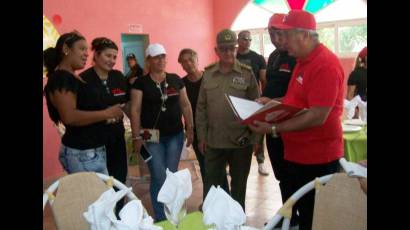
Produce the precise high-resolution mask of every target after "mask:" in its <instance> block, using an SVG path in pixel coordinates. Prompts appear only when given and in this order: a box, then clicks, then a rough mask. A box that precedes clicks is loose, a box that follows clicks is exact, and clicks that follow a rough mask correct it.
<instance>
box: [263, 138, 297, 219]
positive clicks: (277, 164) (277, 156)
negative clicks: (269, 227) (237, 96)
mask: <svg viewBox="0 0 410 230" xmlns="http://www.w3.org/2000/svg"><path fill="white" fill-rule="evenodd" d="M266 148H267V150H268V154H269V159H270V163H271V165H272V168H273V173H274V174H275V178H276V180H278V181H279V188H280V193H281V195H282V203H285V202H286V200H287V199H288V198H289V197H290V196H292V194H293V193H292V191H291V189H290V185H289V183H288V182H289V180H286V179H287V178H288V177H287V176H286V162H285V159H284V147H283V141H282V138H281V137H278V138H273V137H272V136H271V135H266ZM297 223H298V216H297V213H296V209H292V218H291V225H297ZM278 226H280V225H278Z"/></svg>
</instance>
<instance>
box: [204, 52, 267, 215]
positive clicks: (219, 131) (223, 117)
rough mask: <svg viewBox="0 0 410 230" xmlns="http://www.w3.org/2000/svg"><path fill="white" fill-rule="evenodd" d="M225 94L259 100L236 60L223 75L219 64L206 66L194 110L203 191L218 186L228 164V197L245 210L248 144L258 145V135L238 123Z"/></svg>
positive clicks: (248, 70) (252, 79)
mask: <svg viewBox="0 0 410 230" xmlns="http://www.w3.org/2000/svg"><path fill="white" fill-rule="evenodd" d="M226 94H229V95H232V96H236V97H240V98H245V99H249V100H254V99H256V98H258V97H259V92H258V84H257V82H256V80H255V77H254V76H253V72H252V68H251V67H249V66H247V65H244V64H241V63H240V62H239V61H238V60H235V63H234V65H233V68H232V70H231V71H230V72H228V73H225V74H224V73H222V72H221V71H220V69H219V63H214V64H212V65H210V66H208V67H206V68H205V72H204V75H203V80H202V84H201V88H200V90H199V96H198V102H197V109H196V126H197V127H196V129H197V137H198V141H199V142H200V143H201V142H205V143H206V152H205V168H206V170H205V171H206V178H207V180H206V181H207V183H205V185H204V186H205V191H206V193H207V192H208V191H209V189H210V187H211V185H215V186H216V185H222V183H223V180H224V175H225V172H224V170H225V167H226V164H227V163H228V164H229V169H230V175H231V177H232V181H231V195H232V197H233V198H234V199H235V200H237V201H238V202H239V203H240V204H241V205H242V207H243V208H244V210H245V194H246V182H247V178H248V174H249V170H250V165H251V159H252V158H251V157H252V151H253V149H252V144H253V143H256V142H258V143H260V142H261V140H262V136H261V135H257V136H256V135H254V134H252V133H251V132H250V131H249V129H248V127H247V126H245V125H241V124H240V123H239V121H238V119H237V118H236V116H235V114H234V112H233V110H232V109H231V108H230V105H229V102H228V101H227V98H226ZM241 140H242V141H241ZM243 140H245V141H243ZM204 197H205V195H204Z"/></svg>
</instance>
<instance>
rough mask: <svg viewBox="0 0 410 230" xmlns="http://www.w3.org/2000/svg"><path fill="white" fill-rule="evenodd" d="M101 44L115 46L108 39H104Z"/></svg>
mask: <svg viewBox="0 0 410 230" xmlns="http://www.w3.org/2000/svg"><path fill="white" fill-rule="evenodd" d="M101 44H108V45H110V44H114V42H113V41H111V40H110V39H108V38H104V39H103V40H102V41H101Z"/></svg>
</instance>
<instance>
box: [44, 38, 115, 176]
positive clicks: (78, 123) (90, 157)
mask: <svg viewBox="0 0 410 230" xmlns="http://www.w3.org/2000/svg"><path fill="white" fill-rule="evenodd" d="M87 57H88V53H87V42H86V41H85V38H84V37H83V36H81V35H80V34H78V33H76V32H71V33H66V34H63V35H62V36H61V37H60V38H59V39H58V41H57V44H56V47H55V48H54V47H53V48H48V49H47V50H45V51H44V53H43V58H44V64H45V66H46V68H47V72H48V73H47V78H48V81H47V84H46V86H45V88H44V93H45V96H46V101H47V108H48V112H49V115H50V118H51V120H52V121H53V122H54V123H55V124H57V125H58V124H59V123H63V124H64V125H65V127H66V132H65V134H64V135H63V137H62V141H61V148H60V155H59V156H60V158H59V159H60V163H61V164H62V166H63V167H64V169H65V170H66V171H67V172H68V173H75V172H80V171H94V172H99V173H104V174H108V172H107V166H106V152H105V147H104V141H103V136H102V135H101V131H102V128H103V125H104V123H105V121H106V120H107V119H119V118H122V116H123V115H122V111H121V108H120V105H114V106H111V107H108V108H107V107H102V106H101V105H100V104H99V103H98V95H96V94H95V93H94V92H93V91H92V88H90V87H89V85H88V84H86V82H85V81H83V80H82V79H81V77H79V76H77V75H76V74H75V71H76V70H79V69H82V68H84V66H85V64H86V61H87Z"/></svg>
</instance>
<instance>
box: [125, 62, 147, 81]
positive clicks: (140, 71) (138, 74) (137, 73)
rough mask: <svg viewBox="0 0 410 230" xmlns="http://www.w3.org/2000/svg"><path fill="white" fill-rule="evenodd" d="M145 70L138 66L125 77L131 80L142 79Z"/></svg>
mask: <svg viewBox="0 0 410 230" xmlns="http://www.w3.org/2000/svg"><path fill="white" fill-rule="evenodd" d="M143 71H144V70H143V69H142V68H141V67H140V66H139V65H138V64H136V65H135V66H134V67H133V68H131V69H130V70H129V71H128V73H127V74H126V75H125V77H126V78H127V79H129V78H131V77H141V76H142V74H143Z"/></svg>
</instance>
